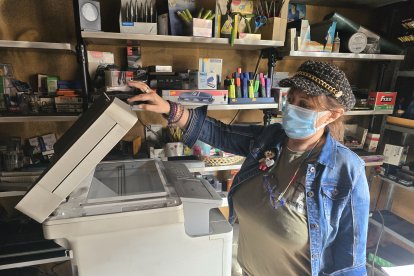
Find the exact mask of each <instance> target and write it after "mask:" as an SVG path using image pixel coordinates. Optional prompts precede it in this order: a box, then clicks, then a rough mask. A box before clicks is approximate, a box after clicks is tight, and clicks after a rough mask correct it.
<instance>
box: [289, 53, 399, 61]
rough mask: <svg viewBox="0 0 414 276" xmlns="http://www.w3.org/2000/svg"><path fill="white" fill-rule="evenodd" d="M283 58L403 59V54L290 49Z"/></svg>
mask: <svg viewBox="0 0 414 276" xmlns="http://www.w3.org/2000/svg"><path fill="white" fill-rule="evenodd" d="M285 58H291V59H296V58H298V59H302V58H317V59H335V60H361V61H386V60H390V61H391V60H394V61H395V60H404V55H386V54H353V53H324V52H302V51H290V52H288V53H286V54H285Z"/></svg>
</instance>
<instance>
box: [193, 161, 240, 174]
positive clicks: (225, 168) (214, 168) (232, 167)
mask: <svg viewBox="0 0 414 276" xmlns="http://www.w3.org/2000/svg"><path fill="white" fill-rule="evenodd" d="M241 166H242V164H241V163H238V164H233V165H226V166H211V167H209V166H206V167H204V168H189V170H190V172H192V173H195V172H198V173H203V172H216V171H229V170H239V169H240V168H241Z"/></svg>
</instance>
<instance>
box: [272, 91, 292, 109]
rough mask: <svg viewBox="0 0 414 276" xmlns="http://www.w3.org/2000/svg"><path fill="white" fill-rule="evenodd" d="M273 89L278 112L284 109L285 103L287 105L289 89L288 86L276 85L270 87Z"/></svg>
mask: <svg viewBox="0 0 414 276" xmlns="http://www.w3.org/2000/svg"><path fill="white" fill-rule="evenodd" d="M272 90H273V91H275V93H274V95H275V99H277V100H278V101H277V103H278V105H279V106H278V110H279V111H280V112H285V111H286V105H287V96H288V93H289V90H290V87H276V88H272Z"/></svg>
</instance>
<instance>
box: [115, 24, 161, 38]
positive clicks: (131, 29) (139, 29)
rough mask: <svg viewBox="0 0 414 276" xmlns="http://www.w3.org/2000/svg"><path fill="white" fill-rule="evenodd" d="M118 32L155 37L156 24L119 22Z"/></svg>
mask: <svg viewBox="0 0 414 276" xmlns="http://www.w3.org/2000/svg"><path fill="white" fill-rule="evenodd" d="M119 30H120V32H121V33H130V34H151V35H156V34H157V23H145V22H120V25H119Z"/></svg>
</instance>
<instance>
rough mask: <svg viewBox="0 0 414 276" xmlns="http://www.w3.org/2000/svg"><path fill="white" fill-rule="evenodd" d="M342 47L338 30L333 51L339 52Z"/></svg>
mask: <svg viewBox="0 0 414 276" xmlns="http://www.w3.org/2000/svg"><path fill="white" fill-rule="evenodd" d="M340 47H341V39H340V38H339V36H338V32H336V37H335V39H334V43H333V50H332V52H333V53H339V48H340Z"/></svg>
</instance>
